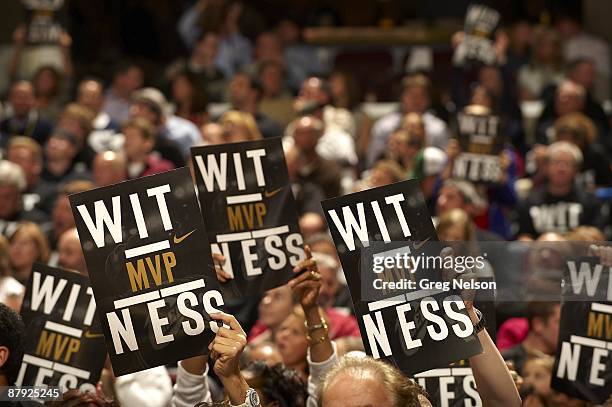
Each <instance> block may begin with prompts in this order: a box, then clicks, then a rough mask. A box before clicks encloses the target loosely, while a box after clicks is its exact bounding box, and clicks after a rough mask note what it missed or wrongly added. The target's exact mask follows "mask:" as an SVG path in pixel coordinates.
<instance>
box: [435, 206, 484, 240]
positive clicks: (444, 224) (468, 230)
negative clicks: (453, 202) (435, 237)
mask: <svg viewBox="0 0 612 407" xmlns="http://www.w3.org/2000/svg"><path fill="white" fill-rule="evenodd" d="M456 225H462V229H463V235H464V236H465V239H464V240H465V241H466V242H467V241H474V240H476V227H475V226H474V222H473V221H472V219H471V218H470V216H469V215H468V214H467V212H466V211H464V210H463V209H460V208H455V209H451V210H448V211H446V212H444V213H443V214H442V215H440V218H439V219H438V226H437V228H436V231H437V232H438V234H439V235H440V234H443V233H444V232H446V231H447V230H448V229H450V228H451V227H453V226H456Z"/></svg>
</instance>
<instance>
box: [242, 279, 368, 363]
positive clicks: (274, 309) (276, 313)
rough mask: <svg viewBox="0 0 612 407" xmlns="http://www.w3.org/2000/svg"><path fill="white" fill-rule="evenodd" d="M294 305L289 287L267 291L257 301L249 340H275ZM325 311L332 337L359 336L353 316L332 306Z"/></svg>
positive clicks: (256, 341)
mask: <svg viewBox="0 0 612 407" xmlns="http://www.w3.org/2000/svg"><path fill="white" fill-rule="evenodd" d="M295 305H296V304H295V299H294V298H293V297H292V294H291V288H290V287H288V286H286V285H284V286H281V287H277V288H274V289H272V290H269V291H267V292H266V293H265V294H264V296H263V297H262V299H261V301H260V303H259V320H258V321H257V322H256V323H255V325H254V326H253V328H252V329H251V332H249V342H253V341H254V342H255V343H258V342H261V341H264V340H275V338H276V334H277V333H278V331H279V329H280V327H281V324H282V323H283V321H285V319H286V318H287V317H288V316H289V315H291V314H292V312H293V309H294V306H295ZM325 313H326V315H327V318H328V320H329V326H330V335H331V337H332V338H340V337H343V336H359V327H358V326H357V322H356V321H355V318H354V317H352V316H347V315H345V314H343V313H341V312H338V311H337V310H334V309H333V308H327V309H326V310H325ZM302 326H303V322H302ZM277 345H278V344H277ZM279 350H281V349H279ZM281 353H282V351H281Z"/></svg>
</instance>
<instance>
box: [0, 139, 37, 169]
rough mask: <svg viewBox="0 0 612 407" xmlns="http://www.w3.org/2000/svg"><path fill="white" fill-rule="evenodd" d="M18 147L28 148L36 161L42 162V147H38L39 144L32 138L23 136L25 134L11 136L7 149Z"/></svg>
mask: <svg viewBox="0 0 612 407" xmlns="http://www.w3.org/2000/svg"><path fill="white" fill-rule="evenodd" d="M18 147H21V148H25V149H27V150H29V151H30V152H31V153H32V155H33V156H34V159H35V160H36V163H37V164H42V162H43V153H42V148H41V147H40V144H38V143H37V142H36V141H34V140H33V139H32V138H30V137H25V136H17V137H11V140H10V141H9V144H8V148H7V150H10V149H11V148H18Z"/></svg>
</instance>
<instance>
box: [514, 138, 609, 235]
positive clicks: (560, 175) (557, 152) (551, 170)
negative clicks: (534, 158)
mask: <svg viewBox="0 0 612 407" xmlns="http://www.w3.org/2000/svg"><path fill="white" fill-rule="evenodd" d="M582 160H583V159H582V153H581V152H580V149H579V148H578V147H576V146H575V145H573V144H570V143H568V142H566V141H558V142H555V143H553V144H551V145H550V146H548V148H547V153H546V166H545V170H544V173H545V175H546V182H545V184H544V185H542V186H541V187H539V188H536V189H535V190H534V191H532V192H531V193H530V194H529V196H528V197H527V199H525V200H524V201H523V202H522V203H521V205H520V207H519V209H518V218H519V233H518V235H519V237H526V238H536V237H537V236H539V235H540V234H542V233H546V232H557V233H567V232H569V231H570V230H572V229H575V228H576V227H578V226H579V225H591V226H597V227H600V226H601V224H602V219H601V216H602V215H601V213H600V205H599V203H598V202H597V200H596V198H595V197H594V196H593V195H591V194H590V193H588V192H585V191H584V190H583V189H582V188H581V187H579V186H577V185H576V184H575V179H576V175H577V174H578V170H579V168H580V167H581V166H582Z"/></svg>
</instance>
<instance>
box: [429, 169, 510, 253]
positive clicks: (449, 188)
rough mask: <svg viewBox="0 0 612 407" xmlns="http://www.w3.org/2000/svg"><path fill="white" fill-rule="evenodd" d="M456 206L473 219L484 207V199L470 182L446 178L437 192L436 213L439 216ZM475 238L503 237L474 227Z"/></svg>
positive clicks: (498, 239) (481, 239) (482, 239)
mask: <svg viewBox="0 0 612 407" xmlns="http://www.w3.org/2000/svg"><path fill="white" fill-rule="evenodd" d="M457 208H458V209H462V210H464V211H465V212H466V213H467V214H469V215H470V216H471V217H472V219H473V218H474V217H475V216H478V215H479V214H480V213H481V211H482V210H483V209H484V208H486V200H484V199H483V198H482V197H481V196H480V195H479V194H478V192H477V191H476V188H474V186H473V185H472V183H470V182H468V181H459V180H454V179H448V180H446V181H445V182H444V184H443V185H442V188H441V189H440V192H439V194H438V199H437V201H436V215H437V216H438V217H440V216H442V214H443V213H445V212H447V211H449V210H451V209H457ZM476 240H477V241H479V242H484V241H500V240H504V239H503V238H502V237H501V236H498V235H496V234H495V233H492V232H490V231H488V230H484V229H480V228H476Z"/></svg>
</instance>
